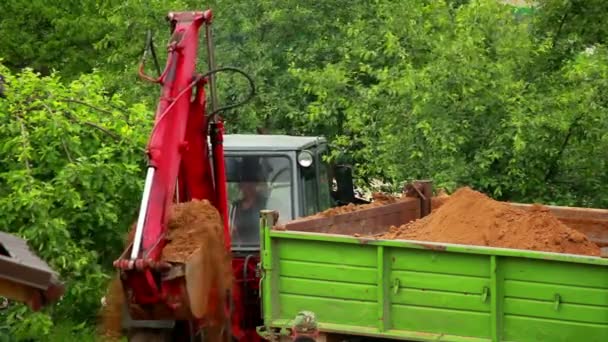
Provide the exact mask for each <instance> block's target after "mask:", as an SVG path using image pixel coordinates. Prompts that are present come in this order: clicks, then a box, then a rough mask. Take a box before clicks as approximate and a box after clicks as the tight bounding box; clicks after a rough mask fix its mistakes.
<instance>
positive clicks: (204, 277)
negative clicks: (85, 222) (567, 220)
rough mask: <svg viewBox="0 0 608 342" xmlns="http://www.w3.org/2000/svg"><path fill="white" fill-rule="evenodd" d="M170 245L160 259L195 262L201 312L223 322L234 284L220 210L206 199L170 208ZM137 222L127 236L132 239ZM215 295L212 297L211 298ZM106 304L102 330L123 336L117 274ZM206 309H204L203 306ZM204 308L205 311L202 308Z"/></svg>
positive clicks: (111, 336) (109, 336) (109, 337)
mask: <svg viewBox="0 0 608 342" xmlns="http://www.w3.org/2000/svg"><path fill="white" fill-rule="evenodd" d="M167 227H168V231H167V233H166V239H167V240H168V241H167V245H166V246H165V248H164V249H163V251H162V255H161V260H164V261H168V262H171V263H185V264H186V265H192V267H190V269H191V270H194V271H190V272H189V271H188V267H186V268H187V273H188V277H189V278H188V279H193V278H194V279H195V282H196V284H197V285H198V287H197V289H196V294H195V295H194V296H191V298H195V300H196V301H198V305H196V306H197V307H198V308H199V314H201V315H204V316H205V318H206V319H207V320H209V321H210V322H211V323H212V324H224V323H225V320H226V319H227V318H226V317H224V310H223V307H222V305H223V303H224V302H225V299H226V298H225V294H226V290H228V289H229V288H230V286H231V284H232V266H231V260H230V253H229V252H228V251H226V249H225V247H224V230H223V221H222V219H221V216H220V214H219V212H218V211H217V209H216V208H215V207H214V206H213V205H212V204H211V203H210V202H209V201H207V200H201V201H198V200H194V201H190V202H185V203H179V204H176V205H174V206H172V208H171V209H170V212H169V222H168V226H167ZM134 232H135V225H133V226H132V227H131V231H130V232H129V234H128V236H127V239H126V240H127V241H126V242H127V245H128V244H129V243H131V241H133V237H134ZM212 296H213V297H214V298H213V299H212V300H210V297H212ZM105 299H106V305H105V306H104V307H103V308H102V312H101V316H102V319H101V330H102V331H101V332H102V334H103V335H104V337H106V339H107V340H112V339H114V338H116V337H120V336H121V329H122V328H121V319H122V305H123V303H124V293H123V289H122V284H121V282H120V281H119V279H118V277H115V278H114V279H113V280H112V281H111V282H110V285H109V286H108V291H107V295H106V297H105ZM201 308H203V309H201ZM201 310H202V311H201Z"/></svg>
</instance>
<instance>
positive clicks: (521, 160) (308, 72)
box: [0, 0, 608, 337]
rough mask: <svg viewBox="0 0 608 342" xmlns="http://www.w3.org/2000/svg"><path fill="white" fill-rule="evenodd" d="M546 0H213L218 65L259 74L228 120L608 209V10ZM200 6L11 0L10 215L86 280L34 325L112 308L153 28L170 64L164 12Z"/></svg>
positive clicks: (4, 141) (143, 135)
mask: <svg viewBox="0 0 608 342" xmlns="http://www.w3.org/2000/svg"><path fill="white" fill-rule="evenodd" d="M536 3H537V4H538V6H537V7H536V8H535V9H534V11H532V12H531V14H527V15H522V14H514V13H513V9H512V8H510V7H508V6H505V5H503V4H501V3H499V2H498V1H494V0H470V1H466V0H465V1H463V0H450V1H448V0H444V1H436V0H416V1H389V0H373V1H369V0H367V1H363V0H355V1H353V0H351V1H345V0H326V1H314V2H313V1H304V2H302V1H293V0H285V1H271V0H261V1H254V2H252V1H241V0H239V1H225V0H214V1H208V5H209V7H210V8H212V9H213V11H214V13H215V19H214V38H215V42H216V44H215V45H216V49H217V51H216V60H217V63H218V66H220V67H221V66H236V67H239V68H241V69H243V70H244V71H246V72H247V73H248V74H250V75H251V76H252V77H253V78H254V80H255V83H256V87H257V96H256V97H255V99H254V100H253V101H251V102H249V103H248V104H247V105H246V106H244V107H241V108H239V109H237V110H233V111H230V112H227V113H225V117H226V121H227V128H228V130H229V131H231V132H254V131H255V130H256V128H265V129H268V130H270V131H271V132H276V133H290V134H309V135H324V136H326V137H328V139H329V140H330V142H331V145H332V149H333V154H332V155H331V158H333V159H338V160H341V161H344V162H350V163H353V164H354V165H355V171H356V177H357V181H358V183H359V184H360V185H365V184H368V183H369V182H370V181H371V180H372V179H382V180H383V181H386V182H388V183H390V184H393V185H394V186H395V187H396V186H397V185H398V184H399V183H400V182H402V181H405V180H411V179H416V178H418V179H419V178H430V179H433V180H434V182H435V184H436V186H439V187H446V188H448V189H455V188H456V187H458V186H461V185H469V186H472V187H474V188H476V189H479V190H481V191H485V192H487V193H490V194H492V195H494V196H495V197H497V198H500V199H504V200H512V201H524V202H533V201H539V202H544V203H551V204H561V205H578V206H595V207H604V206H606V205H608V196H605V195H603V194H604V193H606V192H607V191H606V190H608V188H607V185H606V184H608V179H607V178H608V176H607V175H606V172H605V170H606V161H605V158H604V154H605V153H604V152H603V151H605V150H606V149H607V148H608V136H607V134H606V132H608V127H606V126H607V122H608V120H607V119H608V103H607V102H608V100H607V99H608V96H607V94H608V48H607V47H606V41H605V39H606V38H605V37H606V36H607V35H606V33H607V32H606V30H607V28H608V22H607V21H608V15H607V14H608V3H607V2H605V1H602V0H586V1H581V0H541V1H536ZM184 9H202V8H200V1H192V0H166V1H151V0H121V1H118V0H110V1H103V2H99V1H93V0H86V1H46V2H45V3H44V4H42V3H41V2H39V1H32V2H29V3H26V2H23V1H17V0H9V1H4V2H2V3H1V4H0V12H1V13H3V14H5V18H6V19H5V20H3V21H2V22H0V57H1V58H3V64H4V65H5V66H6V68H3V69H2V70H0V74H3V75H4V76H5V77H6V78H7V81H8V84H7V87H6V88H7V99H0V120H1V124H0V160H1V163H0V207H2V208H4V211H5V212H6V215H3V216H2V217H0V227H2V229H3V230H8V231H10V232H15V233H18V234H20V235H22V236H25V237H27V238H28V239H29V240H30V242H31V243H32V244H33V246H34V247H35V248H36V250H37V251H39V252H40V254H41V256H42V257H44V258H45V259H47V260H50V261H51V264H52V265H53V266H55V267H57V268H58V269H60V270H61V272H62V275H63V276H64V277H65V279H68V281H69V283H68V289H69V292H68V294H67V295H66V297H65V299H64V300H62V302H61V303H60V304H59V305H57V306H56V307H54V308H53V309H49V310H47V311H45V312H43V313H42V314H37V315H28V314H26V310H25V309H24V308H23V307H16V308H14V309H12V311H10V312H9V314H8V315H9V316H8V319H9V321H10V322H13V323H15V324H12V325H11V329H13V332H14V333H15V334H17V335H19V336H22V337H23V336H28V334H29V336H34V335H35V337H39V336H43V335H45V334H46V333H47V332H48V331H49V330H50V329H51V327H52V326H53V324H56V323H57V321H58V318H59V317H62V319H63V318H65V317H68V318H69V319H72V320H74V321H76V322H91V321H92V319H93V317H94V315H95V312H96V310H97V308H98V303H99V297H100V293H101V289H102V285H103V284H104V282H105V276H104V273H105V272H107V269H108V268H109V265H110V262H111V260H112V259H114V258H115V257H116V255H117V253H118V252H119V251H120V247H121V246H122V241H123V240H122V239H123V236H122V234H123V232H124V231H125V230H126V229H127V226H128V225H129V224H130V223H131V222H132V220H133V219H134V212H135V210H136V209H137V208H136V207H137V205H136V204H137V203H138V201H139V198H140V195H141V186H142V178H143V175H142V170H143V167H142V163H143V161H144V159H143V157H144V154H143V153H142V148H143V147H144V146H145V142H146V139H147V137H148V132H149V129H150V127H151V121H152V120H151V119H152V115H153V114H152V113H153V111H154V108H155V102H156V100H157V98H158V91H157V90H158V89H157V88H156V87H154V86H151V85H148V84H145V83H142V82H141V81H139V80H138V79H137V75H136V67H137V64H138V63H139V60H140V57H141V54H142V52H143V47H144V43H145V37H146V33H147V32H148V31H150V32H151V33H152V34H153V37H154V41H155V45H156V48H157V53H158V55H159V59H160V61H159V62H160V64H161V67H162V66H163V63H164V59H165V56H166V52H165V44H166V41H167V39H168V26H167V24H166V22H165V21H164V16H165V15H166V14H167V13H168V12H169V11H179V10H184ZM203 51H204V46H201V55H200V69H201V70H206V69H207V67H206V64H205V60H206V58H205V56H204V54H203V53H202V52H203ZM24 67H28V68H30V69H25V70H23V68H24ZM146 71H147V72H148V73H150V74H155V73H156V71H155V68H154V67H153V64H151V63H150V64H148V65H147V68H146ZM36 72H38V73H39V74H37V73H36ZM218 81H219V86H220V94H221V102H222V104H228V103H232V102H237V101H239V100H240V99H242V97H243V96H244V95H245V92H246V91H247V90H248V89H247V88H246V86H245V83H243V80H242V79H240V78H238V77H237V76H231V75H227V74H220V75H219V76H218ZM77 301H78V302H79V305H78V306H75V305H74V303H76V302H77ZM75 308H76V309H75ZM17 315H20V316H17ZM18 317H25V319H22V318H18ZM33 327H35V328H33Z"/></svg>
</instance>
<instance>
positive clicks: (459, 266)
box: [259, 198, 608, 342]
mask: <svg viewBox="0 0 608 342" xmlns="http://www.w3.org/2000/svg"><path fill="white" fill-rule="evenodd" d="M420 203H421V201H420V200H418V199H416V198H411V199H407V200H405V201H402V202H398V203H395V204H390V205H384V206H380V207H376V208H371V209H365V210H362V211H358V212H352V213H345V214H342V215H337V216H334V217H325V218H323V217H321V218H313V219H300V220H296V221H292V222H288V223H287V224H284V225H282V226H275V225H274V222H275V221H274V218H275V215H276V213H274V212H272V211H265V212H264V213H263V214H262V231H261V272H262V290H261V297H262V306H263V319H264V326H263V327H260V329H259V331H260V334H262V335H264V336H266V337H267V338H269V339H274V340H277V341H278V340H281V335H283V336H284V335H286V334H287V333H288V328H289V324H290V321H291V319H293V317H294V316H295V314H296V313H297V312H298V311H300V310H310V311H313V312H315V313H316V315H317V319H318V321H319V326H320V330H321V333H322V337H321V340H332V337H333V336H342V338H340V339H337V341H342V340H345V339H346V340H348V338H346V336H350V337H353V336H358V337H366V338H367V337H369V338H382V339H388V340H409V341H471V342H473V341H551V342H558V341H581V342H582V341H585V342H592V341H597V342H606V341H608V259H605V258H601V257H586V256H579V255H567V254H558V253H546V252H536V251H527V250H514V249H503V248H488V247H476V246H468V245H454V244H444V243H429V242H421V241H405V240H380V239H373V238H371V239H370V238H363V237H361V236H363V235H366V236H369V235H368V234H372V235H373V234H376V233H380V232H382V231H385V230H386V229H387V228H388V227H389V226H390V225H395V224H400V223H404V222H409V221H411V220H412V219H415V218H418V217H420V216H421V214H420V213H421V204H420ZM513 205H515V206H524V207H525V206H526V205H524V204H513ZM550 209H551V210H552V211H553V213H554V214H555V215H556V216H557V217H558V218H559V219H560V220H562V221H563V222H565V223H568V224H570V225H571V226H572V227H574V228H576V229H578V230H580V231H582V232H583V233H585V234H587V235H588V236H590V237H591V239H592V240H593V241H594V242H596V243H598V244H599V245H600V246H602V247H606V246H608V239H607V238H608V229H606V227H607V226H608V210H598V209H586V208H567V207H550ZM359 234H360V235H359ZM604 250H605V248H604Z"/></svg>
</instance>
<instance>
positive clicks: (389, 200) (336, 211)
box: [305, 192, 402, 220]
mask: <svg viewBox="0 0 608 342" xmlns="http://www.w3.org/2000/svg"><path fill="white" fill-rule="evenodd" d="M401 198H402V197H397V196H392V195H388V194H383V193H380V192H376V193H373V194H372V202H371V203H367V204H358V205H357V204H354V203H349V204H347V205H344V206H340V207H335V208H329V209H327V210H325V211H322V212H320V213H317V214H314V215H310V216H306V217H305V219H307V220H308V219H312V218H320V217H331V216H336V215H340V214H345V213H351V212H355V211H359V210H364V209H369V208H376V207H380V206H383V205H387V204H393V203H397V202H398V201H399V200H401Z"/></svg>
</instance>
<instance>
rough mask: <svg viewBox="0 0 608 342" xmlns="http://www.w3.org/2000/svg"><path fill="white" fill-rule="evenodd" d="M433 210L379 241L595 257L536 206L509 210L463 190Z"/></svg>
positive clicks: (580, 238) (589, 246) (591, 247)
mask: <svg viewBox="0 0 608 342" xmlns="http://www.w3.org/2000/svg"><path fill="white" fill-rule="evenodd" d="M441 202H443V203H441ZM436 207H437V208H438V209H436V211H434V212H433V213H432V214H430V215H428V216H426V217H424V218H422V219H420V220H417V221H414V222H410V223H408V224H405V225H403V226H401V227H391V229H390V231H389V232H387V233H386V234H383V235H381V236H379V238H381V239H406V240H421V241H432V242H445V243H456V244H466V245H480V246H492V247H503V248H515V249H529V250H537V251H546V252H558V253H569V254H583V255H592V256H599V255H600V248H599V247H598V246H597V245H595V244H594V243H592V242H591V241H589V239H588V238H587V237H586V236H585V235H584V234H582V233H580V232H578V231H576V230H574V229H571V228H569V227H568V226H566V225H565V224H564V223H562V222H561V221H559V220H558V219H557V218H556V217H555V216H553V215H552V214H551V213H550V211H549V209H548V208H546V207H543V206H541V205H534V206H533V207H532V208H531V209H529V210H525V209H520V208H514V207H512V206H510V205H509V204H507V203H504V202H499V201H495V200H492V199H490V198H489V197H487V196H486V195H484V194H482V193H479V192H477V191H474V190H472V189H470V188H468V187H464V188H461V189H459V190H458V191H456V192H455V193H454V194H452V195H451V196H449V197H448V198H447V200H442V201H439V202H437V205H436Z"/></svg>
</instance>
